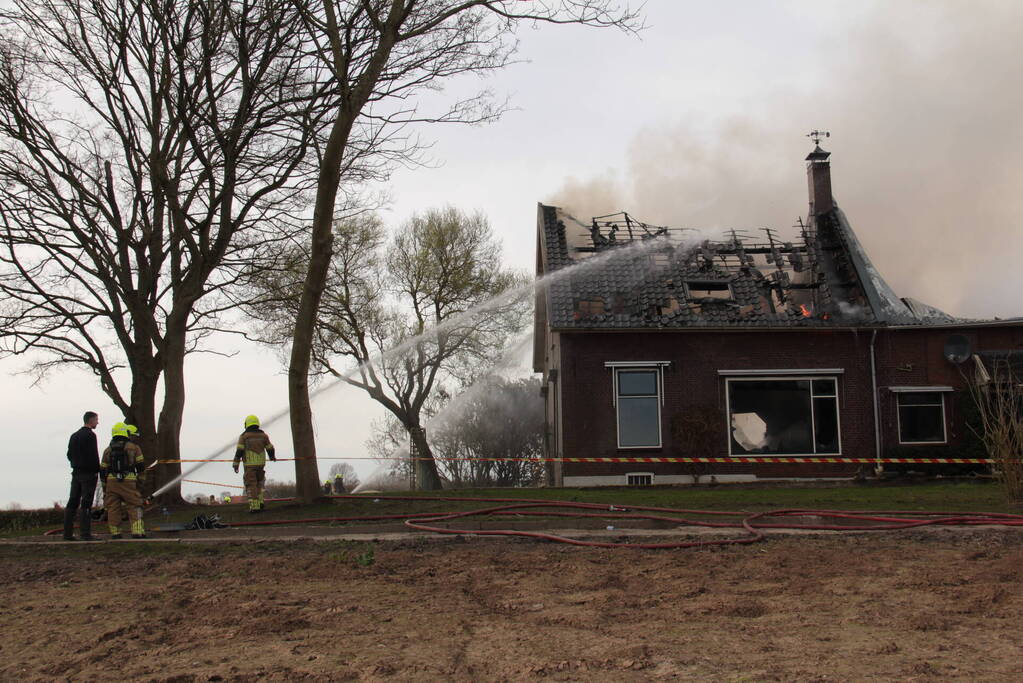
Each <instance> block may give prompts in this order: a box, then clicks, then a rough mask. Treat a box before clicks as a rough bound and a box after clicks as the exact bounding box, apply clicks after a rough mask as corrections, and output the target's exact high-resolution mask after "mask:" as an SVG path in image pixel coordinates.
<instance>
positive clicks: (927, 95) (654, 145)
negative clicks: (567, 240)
mask: <svg viewBox="0 0 1023 683" xmlns="http://www.w3.org/2000/svg"><path fill="white" fill-rule="evenodd" d="M826 38H827V37H826ZM1021 39H1023V3H1008V2H1004V3H1000V2H987V3H962V2H957V1H949V2H934V1H930V0H929V1H928V2H919V3H884V4H883V5H881V6H880V8H879V11H876V12H874V13H872V14H870V15H869V16H865V15H858V16H857V17H856V18H855V19H850V21H849V22H846V23H844V24H843V25H842V26H841V27H840V30H838V31H837V32H836V33H835V34H834V35H833V36H830V38H828V39H824V40H820V41H817V42H816V43H814V44H812V45H809V44H808V47H807V53H806V59H807V60H815V61H814V68H813V69H812V71H813V73H815V74H820V73H824V74H827V81H824V82H819V83H817V84H814V85H811V86H808V88H807V89H806V91H805V92H802V93H795V94H794V93H792V92H784V93H782V92H779V93H777V95H776V96H774V97H769V98H766V99H765V98H760V99H759V100H758V101H757V102H755V103H751V106H750V107H749V111H750V112H753V113H744V114H742V115H733V116H731V117H728V118H724V119H722V120H718V121H715V122H712V123H710V124H707V123H706V122H702V121H698V120H692V119H686V120H678V119H676V120H672V121H667V122H666V123H665V124H664V125H663V126H660V127H657V128H648V129H645V130H643V131H641V132H639V133H638V134H636V135H635V137H634V139H633V140H632V143H631V145H630V151H629V154H628V158H627V159H626V160H625V161H624V163H623V165H622V166H621V167H620V169H619V171H618V172H617V173H618V176H617V177H616V176H615V175H610V174H606V173H605V174H604V175H602V176H600V177H597V178H595V179H593V180H592V181H587V180H572V181H569V182H566V183H565V185H564V187H563V188H562V189H561V190H560V191H558V192H557V193H555V194H554V196H552V197H550V198H549V200H550V201H551V202H552V203H555V204H561V205H565V206H567V207H570V208H571V210H572V211H573V212H575V213H576V214H577V215H581V216H590V215H595V214H600V213H608V212H611V211H616V210H620V209H627V210H629V211H630V213H633V214H635V215H636V216H637V217H638V218H640V219H642V220H645V221H648V222H651V223H659V224H669V225H673V226H683V227H701V228H731V227H735V228H745V229H747V230H750V229H755V228H757V227H761V226H769V227H774V228H778V229H780V230H782V231H783V232H789V234H791V233H792V232H794V231H792V228H791V226H792V225H793V224H794V223H795V221H796V218H797V217H798V216H805V214H806V196H807V193H806V176H805V171H804V168H803V163H802V158H803V156H805V154H806V153H807V152H809V151H810V148H811V147H812V145H811V143H810V142H809V141H808V140H806V138H804V137H802V136H803V135H805V133H807V132H808V131H809V130H810V129H812V128H814V127H819V126H824V127H826V128H828V129H829V130H830V131H832V133H833V135H834V137H832V138H831V139H829V140H826V141H824V142H822V146H823V147H824V148H825V149H827V150H828V151H830V152H832V158H831V161H832V187H833V191H834V195H835V198H836V200H837V201H838V204H839V206H841V207H842V208H843V209H844V211H845V212H846V215H847V216H848V218H849V221H850V223H851V224H852V226H853V228H854V229H855V230H856V232H857V234H858V235H859V237H860V239H861V241H862V242H863V243H864V245H865V247H866V248H867V250H868V253H869V254H870V256H871V258H872V260H873V261H874V263H875V265H877V267H878V269H879V270H880V271H881V273H882V274H883V275H884V277H885V278H886V279H887V280H888V282H889V283H890V284H891V285H892V286H893V288H894V289H895V291H896V292H897V293H898V294H899V295H900V296H908V297H914V298H917V299H920V300H922V301H924V302H926V303H929V304H931V305H934V306H937V307H938V308H941V309H943V310H946V311H948V312H949V313H952V314H956V315H962V316H968V317H987V316H994V315H997V316H1003V317H1005V316H1015V315H1023V303H1020V302H1018V300H1017V297H1016V293H1017V292H1018V291H1019V290H1020V288H1021V286H1023V266H1021V264H1020V259H1019V256H1018V255H1019V254H1021V253H1023V229H1021V228H1023V193H1021V191H1020V190H1021V188H1023V116H1021V115H1020V112H1021V111H1023V89H1021V88H1019V83H1020V82H1023V52H1020V50H1019V48H1018V46H1019V45H1020V44H1021V42H1023V40H1021ZM821 63H823V64H824V65H825V66H826V67H827V68H823V69H822V68H820V65H821ZM751 232H752V230H751Z"/></svg>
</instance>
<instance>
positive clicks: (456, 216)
mask: <svg viewBox="0 0 1023 683" xmlns="http://www.w3.org/2000/svg"><path fill="white" fill-rule="evenodd" d="M335 233H336V235H337V245H336V247H335V249H334V254H333V257H332V259H331V269H330V271H329V273H328V275H329V277H328V281H327V287H326V292H325V294H324V296H323V300H322V304H321V306H320V313H319V316H318V318H317V320H316V321H315V324H314V325H313V330H312V335H313V336H312V339H313V358H314V362H315V366H314V370H315V372H317V373H324V374H327V375H329V376H332V377H334V378H337V379H340V380H342V381H345V382H347V383H349V384H351V385H352V386H355V387H358V388H360V389H362V390H363V391H365V392H366V393H367V394H368V395H369V396H370V397H371V398H372V399H373V400H375V401H377V402H379V403H380V404H381V405H383V406H384V407H385V408H387V410H388V411H389V412H390V413H391V414H392V415H394V416H395V418H397V419H398V421H400V422H401V424H402V425H403V427H404V429H405V431H406V432H407V434H408V437H409V439H411V441H412V443H413V444H414V445H415V447H416V449H417V451H418V453H419V456H420V460H419V463H420V464H421V468H420V470H419V471H418V479H419V481H420V482H421V485H422V486H423V487H424V488H428V489H436V488H440V479H439V477H438V475H437V468H436V464H435V463H434V462H433V459H432V451H431V448H430V444H429V441H428V440H427V438H426V435H425V433H424V429H423V427H424V418H425V417H426V416H428V414H429V402H430V400H431V399H432V398H437V397H436V391H437V390H438V389H439V388H440V386H441V382H442V381H443V380H444V379H445V378H451V377H454V376H455V375H456V374H457V372H458V370H460V369H461V368H463V367H465V366H466V365H467V359H475V360H476V361H477V363H476V364H486V363H487V361H490V362H491V363H492V362H493V360H494V359H495V358H496V357H497V355H499V352H500V351H501V350H502V349H503V348H504V346H505V344H506V342H507V340H508V338H509V336H510V335H512V334H514V333H515V332H516V331H517V330H519V329H521V327H522V326H523V325H524V324H526V318H527V315H526V314H527V312H528V305H529V297H528V294H529V293H530V292H529V291H528V288H524V289H523V296H520V297H518V298H516V297H514V296H509V297H508V300H507V301H501V302H500V303H498V304H493V305H488V306H487V307H485V308H481V305H482V304H485V303H488V302H492V301H493V300H494V299H495V297H497V296H498V295H500V294H502V293H503V292H506V291H507V290H509V289H510V288H512V287H513V286H515V285H521V284H522V282H523V278H521V277H520V276H516V275H515V274H513V273H511V272H509V271H506V270H504V269H503V268H502V266H501V248H500V245H499V243H498V242H497V241H496V240H495V239H494V237H493V234H492V232H491V229H490V225H489V223H488V222H487V220H486V219H485V218H484V217H483V216H482V215H481V214H475V215H466V214H463V213H462V212H460V211H458V210H457V209H454V208H451V207H448V208H445V209H437V210H431V211H428V212H426V213H425V214H423V215H421V216H414V217H413V218H412V219H411V220H410V221H409V222H408V223H407V224H406V225H404V226H402V228H401V229H400V230H399V231H398V232H397V233H396V235H395V236H394V238H393V240H391V241H390V243H386V241H385V237H386V236H385V233H384V231H383V229H382V226H381V224H380V221H379V219H377V218H376V217H375V216H374V215H372V214H368V215H365V216H361V217H358V218H354V219H349V220H345V221H340V222H339V223H338V225H337V226H336V227H335ZM282 259H283V260H282V262H281V263H282V267H280V268H275V269H273V270H272V271H268V272H266V273H263V274H258V275H257V277H256V289H257V292H259V294H258V295H257V296H256V297H255V300H254V301H255V305H256V307H257V308H258V310H263V311H266V310H271V308H272V307H274V306H276V307H278V308H276V309H273V310H275V311H276V312H275V313H274V315H273V316H272V317H274V318H277V319H280V320H287V319H293V315H294V314H295V313H296V311H297V310H298V307H299V302H300V300H301V298H302V296H303V294H304V290H303V289H302V285H303V282H304V271H303V270H302V268H301V265H302V264H304V263H305V262H306V258H305V256H304V252H303V251H302V249H301V248H298V249H296V250H293V251H292V252H289V253H288V254H287V255H286V256H284V257H282ZM286 273H291V279H289V278H288V276H287V275H286ZM427 330H435V332H430V333H428V334H424V332H425V331H427ZM265 331H266V332H269V334H270V335H271V336H270V337H269V338H266V337H264V340H265V341H270V342H276V343H282V342H285V341H289V340H290V339H291V338H290V336H288V337H283V336H281V334H280V332H281V331H280V330H279V329H278V330H273V329H270V328H267V330H265ZM273 335H276V336H273ZM346 361H347V362H346Z"/></svg>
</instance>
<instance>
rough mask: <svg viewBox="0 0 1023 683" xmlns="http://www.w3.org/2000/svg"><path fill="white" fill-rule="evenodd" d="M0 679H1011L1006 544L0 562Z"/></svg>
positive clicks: (976, 536) (175, 552) (1017, 540)
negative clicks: (1, 595)
mask: <svg viewBox="0 0 1023 683" xmlns="http://www.w3.org/2000/svg"><path fill="white" fill-rule="evenodd" d="M0 558H2V562H0V587H2V591H3V595H4V600H3V601H2V604H0V629H2V633H3V637H2V638H0V679H2V680H4V681H10V680H23V681H51V680H142V681H167V682H169V681H255V680H272V681H284V680H288V681H290V680H324V681H327V680H367V681H378V680H402V681H406V680H411V681H437V680H456V681H476V680H535V679H549V680H585V681H657V680H669V679H680V680H712V681H733V682H739V681H912V680H922V681H930V680H946V679H961V680H971V681H1019V680H1023V623H1021V622H1023V597H1021V573H1023V533H1021V532H1020V530H1016V529H969V530H963V529H940V530H925V531H902V532H891V533H884V534H879V533H868V534H862V533H861V534H854V533H850V534H846V535H786V536H772V537H770V538H768V539H767V540H766V541H765V542H763V543H758V544H754V545H749V546H728V547H717V548H708V549H697V550H677V551H636V550H608V549H591V548H580V547H570V546H563V545H554V544H549V543H539V542H534V541H529V540H513V539H512V540H507V539H506V540H495V539H485V540H477V539H469V540H465V539H461V538H443V539H437V540H429V541H426V540H423V539H411V540H404V541H388V542H378V543H364V542H351V541H337V540H331V541H319V542H313V541H293V542H284V541H278V540H273V541H265V542H256V543H254V542H228V543H222V544H171V543H145V542H143V543H131V542H126V543H106V544H75V545H69V544H63V545H58V544H52V545H27V544H26V545H20V546H17V545H7V546H3V547H0Z"/></svg>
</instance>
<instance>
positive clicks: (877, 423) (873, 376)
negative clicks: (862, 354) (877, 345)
mask: <svg viewBox="0 0 1023 683" xmlns="http://www.w3.org/2000/svg"><path fill="white" fill-rule="evenodd" d="M876 340H877V330H876V329H875V330H874V333H873V334H872V335H870V386H871V390H872V391H873V394H874V458H875V463H874V474H875V475H877V476H881V473H882V472H884V465H883V464H882V463H881V409H880V407H879V406H878V401H877V363H876V362H875V360H874V342H875V341H876Z"/></svg>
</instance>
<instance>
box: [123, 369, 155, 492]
mask: <svg viewBox="0 0 1023 683" xmlns="http://www.w3.org/2000/svg"><path fill="white" fill-rule="evenodd" d="M147 361H150V362H148V363H147V364H146V367H145V368H144V369H142V368H138V367H136V371H135V372H134V373H133V375H132V379H133V381H132V386H131V408H130V409H129V411H128V415H125V419H127V420H128V421H129V422H130V423H131V424H133V425H135V426H136V427H138V428H139V447H140V448H141V449H142V455H143V456H144V457H145V459H146V467H147V468H148V467H149V466H150V465H152V464H153V463H154V462H155V461H156V460H157V459H158V458H157V456H158V455H159V447H158V445H157V434H156V385H157V383H158V381H159V379H160V371H159V370H158V369H157V368H156V367H155V363H153V362H151V361H152V359H147ZM155 490H156V469H155V468H154V469H147V470H146V476H145V479H144V480H143V482H142V489H141V492H142V497H143V498H148V497H149V496H151V495H153V491H155Z"/></svg>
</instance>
